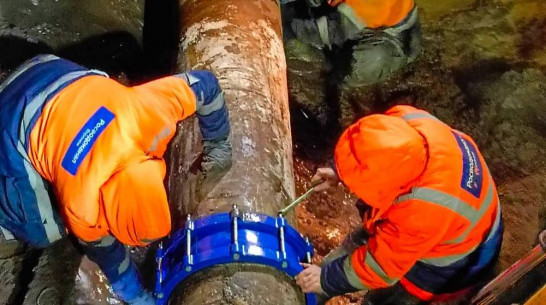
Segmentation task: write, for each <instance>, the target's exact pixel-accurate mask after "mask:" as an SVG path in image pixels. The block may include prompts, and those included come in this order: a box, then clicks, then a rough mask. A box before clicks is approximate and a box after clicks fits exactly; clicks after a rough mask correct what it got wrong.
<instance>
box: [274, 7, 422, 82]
mask: <svg viewBox="0 0 546 305" xmlns="http://www.w3.org/2000/svg"><path fill="white" fill-rule="evenodd" d="M293 1H295V0H292V1H290V0H288V1H284V2H293ZM306 2H307V6H308V8H309V10H310V11H311V12H313V14H312V18H307V17H305V16H299V17H296V18H293V19H292V20H289V22H290V28H291V30H292V32H293V33H294V35H295V37H296V39H298V40H299V41H301V42H304V43H307V44H310V45H313V46H315V47H318V48H324V47H326V48H331V47H332V46H337V47H339V48H345V49H350V51H349V52H350V54H351V56H349V57H351V58H350V59H349V60H348V62H347V63H345V62H346V61H347V60H346V59H344V58H337V59H336V58H334V59H333V65H334V67H333V69H337V70H341V71H340V72H342V74H344V75H341V77H342V78H343V79H342V85H344V86H348V87H356V86H361V85H369V84H373V83H377V82H379V81H383V80H385V79H386V78H388V77H389V76H391V75H392V74H393V73H394V72H396V71H398V70H400V69H401V68H402V67H404V66H405V65H406V64H408V63H410V62H412V61H414V60H415V58H416V57H417V55H418V54H419V52H420V50H421V47H420V44H421V26H420V22H419V16H418V12H417V7H416V4H415V1H414V0H306ZM291 5H292V4H291ZM296 5H297V2H296ZM285 7H287V6H285ZM285 11H286V9H285ZM286 15H290V14H285V16H283V17H285V18H287V16H286ZM300 15H301V14H300ZM288 18H291V17H288ZM285 22H286V20H285ZM341 54H345V53H341ZM342 57H345V56H342ZM345 66H347V67H345Z"/></svg>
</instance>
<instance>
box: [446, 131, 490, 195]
mask: <svg viewBox="0 0 546 305" xmlns="http://www.w3.org/2000/svg"><path fill="white" fill-rule="evenodd" d="M453 135H454V136H455V139H457V144H459V148H460V149H461V152H462V154H463V177H462V179H461V188H463V189H464V190H466V191H468V192H469V193H470V194H472V195H473V196H474V197H476V198H479V197H480V194H481V192H482V182H483V167H482V164H481V162H480V159H479V157H478V150H477V149H476V147H475V146H474V145H473V144H472V143H470V142H469V141H467V140H465V139H464V138H463V137H461V136H460V135H459V134H457V133H455V132H453Z"/></svg>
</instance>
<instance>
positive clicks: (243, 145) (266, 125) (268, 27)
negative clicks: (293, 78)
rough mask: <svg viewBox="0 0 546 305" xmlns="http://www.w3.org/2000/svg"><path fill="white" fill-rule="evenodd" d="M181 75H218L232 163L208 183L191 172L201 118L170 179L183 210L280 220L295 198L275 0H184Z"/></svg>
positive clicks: (181, 146)
mask: <svg viewBox="0 0 546 305" xmlns="http://www.w3.org/2000/svg"><path fill="white" fill-rule="evenodd" d="M180 10H181V35H182V38H181V44H180V47H181V50H180V56H179V60H178V67H179V71H187V70H194V69H210V70H212V71H213V72H214V73H215V74H216V76H217V77H218V79H219V80H220V83H221V85H222V88H223V89H224V92H225V97H226V101H227V103H228V107H229V111H230V120H231V128H232V130H231V140H232V143H233V166H232V168H231V170H230V171H229V172H228V173H227V174H226V175H225V176H223V177H222V178H220V179H215V180H210V179H209V180H207V179H204V178H203V177H201V176H199V175H193V174H191V173H190V172H189V168H190V166H191V164H192V162H193V161H195V159H196V157H197V155H198V154H199V153H200V151H201V147H200V138H199V137H200V135H199V132H198V131H197V124H196V122H195V121H192V120H188V121H187V122H186V123H185V124H182V125H181V127H180V130H179V131H180V132H179V133H178V135H177V137H176V138H175V140H174V147H172V148H171V149H172V150H174V151H176V152H177V153H176V156H174V155H175V154H171V157H170V161H171V162H172V163H171V171H172V172H171V173H170V179H169V181H168V187H169V190H170V196H171V202H173V203H175V204H176V205H178V207H177V208H178V209H179V211H178V213H175V214H181V215H185V214H192V215H196V216H203V215H208V214H211V213H215V212H223V211H229V210H230V209H231V206H232V205H233V204H237V205H238V206H239V207H240V208H241V209H245V208H246V209H248V210H250V211H255V212H261V213H266V214H269V215H276V214H277V211H278V210H279V208H281V207H283V206H284V205H286V204H287V203H289V202H290V200H291V199H293V198H294V192H295V191H294V177H293V172H292V141H291V134H290V123H289V111H288V93H287V84H286V61H285V58H284V50H283V44H282V37H281V35H282V34H281V21H280V12H279V7H278V4H277V2H276V1H275V0H253V1H240V0H223V1H218V0H206V1H205V0H199V1H197V0H182V1H181V2H180Z"/></svg>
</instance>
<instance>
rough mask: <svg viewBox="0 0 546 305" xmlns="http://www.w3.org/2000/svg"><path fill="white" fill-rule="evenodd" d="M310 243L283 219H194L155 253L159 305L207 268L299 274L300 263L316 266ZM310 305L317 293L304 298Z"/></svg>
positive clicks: (230, 216)
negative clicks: (249, 267) (243, 266)
mask: <svg viewBox="0 0 546 305" xmlns="http://www.w3.org/2000/svg"><path fill="white" fill-rule="evenodd" d="M312 255H313V246H312V245H311V243H310V242H309V239H306V238H303V237H302V236H301V235H300V234H299V233H298V231H296V230H295V229H294V228H293V227H291V226H290V225H289V224H287V223H286V219H285V218H284V217H283V216H282V215H279V216H278V217H271V216H268V215H264V214H256V213H240V211H239V209H238V208H237V207H236V206H234V207H233V210H232V211H231V212H230V213H219V214H213V215H209V216H206V217H202V218H199V219H196V220H192V219H191V217H190V216H189V215H188V218H187V220H186V225H185V227H184V228H183V229H180V230H178V231H177V232H176V233H174V234H173V235H172V237H170V238H168V239H167V240H166V241H164V242H162V243H161V245H160V247H159V249H158V250H157V254H156V262H157V280H156V287H155V295H156V297H157V304H158V305H166V304H167V303H168V301H169V297H170V296H171V294H172V292H173V290H174V289H175V288H176V287H177V286H178V285H179V284H180V283H182V282H183V281H184V280H185V279H186V278H187V277H189V276H191V275H192V274H194V273H196V272H198V271H201V270H203V269H206V268H209V267H213V266H216V265H221V264H229V263H254V264H260V265H265V266H270V267H273V268H275V269H277V270H280V271H282V272H283V273H285V274H287V275H288V276H290V277H292V278H293V277H294V276H296V275H297V274H299V273H300V272H301V271H302V270H303V267H302V266H301V265H300V263H301V262H308V263H310V262H311V257H312ZM305 301H306V305H316V304H317V301H316V298H315V295H314V294H312V293H307V294H305Z"/></svg>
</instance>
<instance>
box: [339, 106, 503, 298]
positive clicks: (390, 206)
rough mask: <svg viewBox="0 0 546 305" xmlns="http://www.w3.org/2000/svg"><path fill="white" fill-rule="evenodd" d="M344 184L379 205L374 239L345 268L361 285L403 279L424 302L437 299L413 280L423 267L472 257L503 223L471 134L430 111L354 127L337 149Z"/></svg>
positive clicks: (368, 222)
mask: <svg viewBox="0 0 546 305" xmlns="http://www.w3.org/2000/svg"><path fill="white" fill-rule="evenodd" d="M335 165H336V168H337V172H338V175H339V177H340V179H341V180H342V181H343V182H344V183H345V185H346V186H347V187H348V188H349V189H350V190H351V191H352V192H353V193H355V194H356V195H357V196H358V197H359V198H361V199H362V200H363V201H364V202H366V203H367V204H368V205H370V206H371V207H372V210H371V211H370V212H369V213H367V215H366V216H365V218H364V227H365V229H367V231H369V232H370V234H371V237H370V239H369V241H368V244H367V245H366V246H363V247H361V248H359V249H358V250H356V251H355V252H354V253H352V255H351V256H350V258H349V259H348V260H347V262H346V265H345V273H346V275H347V277H348V279H349V281H350V282H352V284H353V286H355V284H354V283H355V282H359V283H357V285H356V286H355V288H359V289H376V288H383V287H388V286H391V285H393V284H394V283H396V282H398V281H401V284H402V285H403V286H404V287H406V289H407V290H408V291H410V293H412V294H414V295H416V296H418V297H419V298H421V299H425V300H426V299H430V298H431V297H432V294H431V293H429V292H428V291H427V290H426V289H423V288H422V287H418V285H417V284H416V283H412V282H410V281H408V280H407V279H406V278H405V275H406V274H407V273H408V271H410V269H412V267H413V266H414V265H415V264H416V263H417V262H421V263H423V264H427V265H430V266H435V267H439V268H443V267H448V266H450V265H451V264H453V263H455V262H457V261H459V260H461V259H463V258H465V257H466V256H468V255H470V254H471V253H472V252H473V251H474V250H475V249H477V247H478V246H480V244H482V243H483V242H485V241H486V239H488V235H490V234H491V233H492V232H493V231H494V232H496V231H497V230H496V228H498V226H499V222H500V206H499V201H498V197H497V191H496V187H495V184H494V182H493V179H492V178H491V175H490V173H489V170H488V168H487V166H486V165H485V161H484V159H483V157H482V156H481V154H480V153H479V151H478V150H477V148H476V145H475V143H474V142H473V141H472V139H471V138H470V137H468V136H467V135H465V134H463V133H461V132H459V131H456V130H453V129H451V128H450V127H449V126H448V125H446V124H444V123H442V122H441V121H439V120H438V119H436V118H434V117H433V116H432V115H430V114H428V113H427V112H425V111H422V110H418V109H416V108H413V107H410V106H396V107H393V108H392V109H390V110H389V111H387V112H386V114H385V115H370V116H367V117H365V118H363V119H361V120H360V121H358V122H357V123H356V124H354V125H352V126H350V127H349V128H348V129H347V130H346V131H345V132H344V133H343V135H342V136H341V138H340V140H339V142H338V144H337V146H336V149H335Z"/></svg>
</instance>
